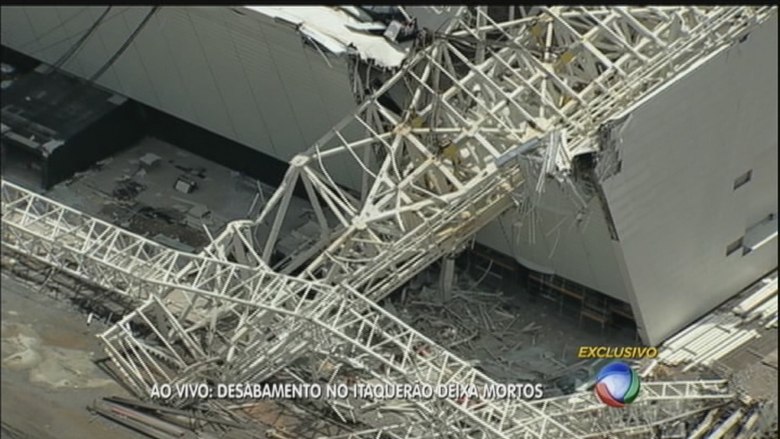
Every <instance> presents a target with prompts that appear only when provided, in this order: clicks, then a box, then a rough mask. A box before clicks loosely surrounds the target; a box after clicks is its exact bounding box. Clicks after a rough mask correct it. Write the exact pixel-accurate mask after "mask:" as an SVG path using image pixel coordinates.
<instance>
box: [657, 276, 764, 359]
mask: <svg viewBox="0 0 780 439" xmlns="http://www.w3.org/2000/svg"><path fill="white" fill-rule="evenodd" d="M777 299H778V298H777V272H776V271H775V272H774V273H772V274H770V275H769V276H767V277H765V278H764V279H762V280H760V281H759V282H757V283H756V284H754V285H753V286H751V287H750V288H748V289H747V290H746V291H745V292H744V293H742V294H740V295H739V297H738V298H737V299H736V300H737V303H736V305H735V306H733V307H731V308H730V309H729V308H728V307H725V308H722V309H719V310H717V311H715V312H713V313H710V314H708V315H707V316H706V317H704V318H703V319H701V320H699V321H698V322H696V323H694V324H692V325H690V326H689V327H687V328H686V329H684V330H683V331H681V332H680V333H678V334H677V335H675V336H674V337H672V338H670V339H669V340H667V341H666V342H665V343H664V344H663V345H662V347H661V348H660V349H659V352H660V354H659V357H658V360H659V361H660V362H661V363H663V364H666V365H668V366H678V365H683V364H684V365H685V366H684V368H683V371H688V370H690V369H692V368H694V367H697V366H711V365H712V364H714V363H715V362H716V361H717V360H719V359H721V358H723V357H725V356H726V355H728V354H730V353H731V352H733V351H734V350H736V349H738V348H739V347H740V346H743V345H745V344H746V343H748V342H750V341H751V340H753V339H755V338H758V337H760V336H761V332H762V331H764V330H767V329H771V328H776V327H777V315H778V314H777Z"/></svg>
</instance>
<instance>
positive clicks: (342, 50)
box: [243, 6, 409, 69]
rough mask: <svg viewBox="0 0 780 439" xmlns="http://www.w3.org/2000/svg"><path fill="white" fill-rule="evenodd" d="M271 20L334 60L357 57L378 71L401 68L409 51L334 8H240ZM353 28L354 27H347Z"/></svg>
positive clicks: (338, 8) (348, 14) (339, 9)
mask: <svg viewBox="0 0 780 439" xmlns="http://www.w3.org/2000/svg"><path fill="white" fill-rule="evenodd" d="M243 8H244V9H247V10H250V11H253V12H256V13H260V14H263V15H265V16H267V17H270V18H272V19H274V20H280V21H283V22H286V23H289V24H291V25H292V26H294V27H295V30H296V31H297V32H299V33H300V34H301V35H302V36H303V37H305V38H308V39H310V40H312V41H313V42H316V43H317V44H319V45H320V46H321V47H323V48H325V49H327V50H328V51H329V52H331V53H333V54H334V55H336V56H343V55H344V54H356V55H357V56H359V57H360V59H361V60H363V61H372V62H373V63H374V64H375V65H376V66H377V67H380V68H386V69H394V68H398V67H400V66H401V65H402V64H403V62H404V60H405V59H406V57H407V56H408V55H409V50H408V49H406V48H403V47H401V46H399V45H397V44H394V43H392V42H390V41H388V40H387V39H386V38H384V37H383V36H381V35H374V34H370V33H367V32H362V31H360V30H359V25H360V24H363V23H365V22H363V21H361V20H359V19H357V18H356V17H355V16H354V15H353V14H350V13H349V12H347V11H344V10H342V9H341V8H340V7H335V6H243ZM348 25H353V26H348Z"/></svg>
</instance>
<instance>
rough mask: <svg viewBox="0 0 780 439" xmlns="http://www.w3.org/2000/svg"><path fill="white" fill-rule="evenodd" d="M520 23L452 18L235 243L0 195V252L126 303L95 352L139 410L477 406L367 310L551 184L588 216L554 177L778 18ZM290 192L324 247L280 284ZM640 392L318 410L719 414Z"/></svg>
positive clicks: (515, 417)
mask: <svg viewBox="0 0 780 439" xmlns="http://www.w3.org/2000/svg"><path fill="white" fill-rule="evenodd" d="M520 12H521V13H520V14H519V15H520V17H516V16H515V17H514V18H513V19H512V20H510V21H508V22H502V23H497V22H495V21H494V20H493V19H492V18H491V17H490V15H488V14H487V11H486V9H485V8H472V9H465V8H464V9H463V10H461V11H460V12H459V14H458V15H456V17H457V20H456V21H454V22H453V23H452V24H451V26H450V27H448V28H447V29H446V30H445V32H443V33H441V34H436V35H434V37H433V42H432V43H431V44H429V45H428V46H426V47H421V48H419V50H418V51H417V52H416V53H414V54H413V55H412V56H411V57H410V59H409V60H408V61H407V62H406V64H405V65H404V66H403V68H402V69H400V70H399V71H398V72H397V73H395V74H394V75H393V76H392V77H391V78H390V79H389V80H388V81H386V82H384V84H383V85H382V86H381V87H379V88H378V89H376V90H375V91H374V92H373V93H372V94H371V95H370V96H369V97H368V98H367V99H366V101H365V102H364V103H363V104H361V105H360V106H359V107H358V109H357V110H356V111H355V113H354V114H352V115H351V116H349V117H347V118H346V119H345V120H344V121H342V122H341V123H339V124H338V125H337V126H335V127H334V128H333V129H332V130H331V131H330V132H329V133H328V134H326V135H325V136H324V137H323V138H322V139H321V140H320V141H318V142H317V143H316V144H315V145H314V146H312V147H311V148H310V149H309V150H308V151H307V152H305V153H303V154H300V155H298V156H296V157H294V158H293V159H292V160H291V162H290V170H289V171H288V173H287V174H286V176H285V178H284V180H283V182H282V184H281V185H280V187H279V188H278V190H277V192H276V193H275V194H274V195H273V197H272V198H271V199H270V200H269V201H268V203H267V204H266V205H265V207H264V208H263V210H262V212H261V214H260V215H259V217H258V218H256V219H252V220H241V221H235V222H232V223H230V224H229V225H228V226H227V227H226V229H225V231H224V232H223V233H222V234H221V235H220V236H218V237H217V238H216V239H214V240H213V242H212V243H211V244H210V245H209V246H208V247H207V248H206V249H205V250H204V251H203V252H201V253H200V254H197V255H196V254H188V253H182V252H179V251H175V250H172V249H169V248H166V247H164V246H162V245H159V244H157V243H155V242H152V241H150V240H147V239H145V238H143V237H141V236H138V235H135V234H132V233H130V232H127V231H124V230H121V229H119V228H118V227H115V226H113V225H111V224H109V223H106V222H103V221H100V220H97V219H95V218H91V217H89V216H87V215H84V214H82V213H80V212H78V211H76V210H74V209H71V208H68V207H67V206H63V205H61V204H59V203H56V202H54V201H52V200H48V199H46V198H44V197H41V196H39V195H36V194H34V193H31V192H29V191H26V190H24V189H22V188H20V187H18V186H15V185H13V184H11V183H8V182H5V181H3V182H2V197H3V199H2V201H3V205H2V222H3V226H4V227H3V231H2V238H3V241H2V243H3V246H5V247H6V248H9V249H13V250H15V251H18V252H21V253H24V254H26V255H29V256H31V257H34V258H36V259H38V260H41V261H43V262H46V263H48V264H51V265H53V266H55V267H57V268H59V269H61V270H63V271H66V272H68V273H70V274H73V275H75V276H78V277H79V278H81V279H84V280H85V281H88V282H91V283H94V284H96V285H99V286H101V287H103V288H106V289H109V290H112V291H115V292H118V293H120V294H124V295H127V296H130V297H132V298H136V299H137V300H138V301H139V303H140V306H139V307H138V308H137V309H136V310H135V311H133V312H132V313H130V314H128V315H126V316H125V317H124V318H123V319H122V320H121V321H119V322H118V323H117V324H116V325H114V326H113V327H112V328H110V329H109V330H108V331H106V332H105V333H104V334H101V336H100V337H101V338H102V340H103V341H104V343H105V345H106V350H107V352H108V354H109V355H110V357H111V358H112V360H113V361H114V364H115V365H116V366H117V369H118V370H119V371H120V373H121V374H122V376H123V377H124V378H125V380H126V382H127V383H128V385H129V386H131V388H133V389H134V390H135V391H136V392H137V393H139V394H140V395H148V393H149V391H150V389H151V387H152V386H153V385H155V384H160V383H169V384H174V383H183V382H195V381H197V382H260V381H263V380H267V379H269V378H271V377H273V376H274V375H276V374H278V373H279V372H280V371H282V370H284V371H286V372H287V373H288V375H290V376H295V377H298V379H299V380H302V381H306V382H322V383H340V382H354V381H355V380H357V381H360V382H374V383H387V384H396V383H411V384H416V383H426V384H431V385H437V384H446V383H459V384H475V385H477V386H483V385H486V384H494V382H493V380H492V379H491V378H490V377H488V376H486V375H484V374H483V373H481V372H480V371H478V370H477V369H475V368H474V367H473V366H472V365H470V364H469V363H468V362H466V361H464V360H462V359H459V358H457V357H456V356H455V355H453V354H452V353H451V352H448V351H447V350H446V349H444V348H443V347H441V346H438V345H437V344H436V343H435V342H433V341H432V340H430V339H429V338H427V337H425V336H423V335H422V334H420V333H418V332H417V331H416V330H415V329H414V328H412V327H410V326H409V325H407V324H406V323H404V322H403V321H401V320H399V319H398V318H396V317H395V316H393V315H392V314H390V313H388V312H387V311H385V310H384V309H383V308H382V307H381V306H379V305H377V304H376V301H378V300H380V299H382V298H384V297H386V296H387V295H388V294H390V293H391V292H393V291H394V290H396V289H397V288H398V287H399V286H401V285H403V284H404V283H405V282H407V281H408V280H409V279H411V278H412V277H413V276H414V275H415V274H417V273H419V272H420V271H421V270H423V269H424V268H426V267H427V266H429V265H430V264H431V263H433V262H434V261H436V260H438V259H439V258H440V257H442V256H445V255H448V254H452V253H456V252H458V251H460V250H461V249H462V248H463V247H464V246H465V245H467V244H468V242H469V241H470V240H471V239H472V238H473V235H474V234H475V233H476V232H477V231H478V230H479V229H481V228H482V227H483V226H485V225H486V224H488V223H489V222H491V221H493V220H494V219H495V218H496V217H497V216H498V215H500V214H502V213H503V212H505V211H507V210H508V209H511V208H517V209H521V211H527V210H529V209H532V208H533V204H534V201H535V200H536V199H537V198H538V196H539V194H540V193H541V192H543V191H544V185H545V182H546V181H547V180H548V179H549V178H553V179H554V180H555V181H557V182H558V184H561V185H562V186H563V187H565V188H567V190H566V193H567V194H568V195H569V196H570V198H571V201H572V203H575V205H577V206H579V208H580V209H585V206H586V203H587V197H589V196H590V195H589V193H588V191H587V190H586V189H585V188H583V187H582V185H580V184H579V183H578V182H577V181H575V180H574V179H573V178H572V177H571V172H570V171H571V164H572V159H573V158H574V157H576V156H577V155H580V154H583V153H588V152H594V151H598V150H599V146H600V144H599V137H598V130H599V127H601V126H602V125H603V124H604V123H608V122H609V121H610V120H612V119H614V118H616V117H619V116H620V114H621V113H622V112H624V111H626V110H627V109H628V108H629V107H630V106H631V105H633V104H635V103H636V102H637V101H638V100H639V99H641V98H642V97H643V96H646V95H647V94H648V93H651V92H653V91H654V90H657V89H658V88H659V87H661V86H663V84H665V83H666V82H668V81H669V80H670V79H671V78H673V77H675V76H677V75H680V74H682V73H683V72H684V71H685V70H686V69H690V68H692V67H693V66H695V65H696V64H697V63H700V62H702V61H703V60H706V59H707V57H709V56H711V55H713V54H715V53H717V52H718V51H720V50H722V49H724V48H725V47H728V45H730V44H733V43H734V42H735V41H737V40H738V39H739V38H741V37H742V36H743V35H745V33H746V32H749V31H750V30H751V28H752V27H753V26H755V25H757V24H758V23H760V22H762V21H763V20H766V19H767V18H768V17H769V16H771V15H772V14H774V13H775V9H774V8H769V7H658V8H652V7H614V8H599V7H587V8H585V7H554V8H543V7H540V8H531V9H530V10H527V11H526V10H524V9H523V10H521V11H520ZM390 103H395V105H390ZM389 107H394V108H400V109H401V110H400V113H399V112H398V110H393V109H391V108H389ZM296 190H299V191H302V192H303V193H305V194H306V196H307V201H308V202H309V203H310V205H311V207H312V209H313V211H314V215H315V217H316V220H317V224H318V227H319V233H320V234H319V240H318V241H317V242H316V243H315V244H314V245H312V246H311V247H310V248H309V249H307V250H306V251H304V252H301V253H300V254H295V255H282V256H284V257H283V258H281V261H282V262H281V263H277V262H276V261H277V259H279V258H278V256H279V251H280V249H279V248H277V241H278V238H279V236H280V234H281V233H282V230H283V229H284V228H283V226H284V224H285V222H287V221H291V220H295V218H292V217H293V216H294V215H293V214H292V213H291V212H290V211H289V209H288V207H289V205H290V201H291V199H292V197H293V193H294V191H296ZM644 388H645V389H646V390H645V391H644V392H645V393H644V396H643V397H642V398H640V400H638V401H637V402H636V403H635V404H633V405H632V406H631V408H630V410H627V411H621V412H620V414H616V413H617V412H614V411H613V412H610V411H609V410H605V409H604V407H603V406H602V405H601V404H596V403H595V401H594V400H593V397H592V395H590V394H575V395H570V396H566V397H561V398H554V399H546V400H542V401H537V402H532V403H531V402H527V401H467V402H463V401H455V400H447V399H444V400H425V401H405V402H399V401H382V400H378V401H351V400H346V401H340V402H334V401H331V402H330V404H331V408H332V409H333V410H334V412H335V413H336V414H337V416H340V417H341V418H342V419H343V420H345V421H350V422H356V423H359V424H364V425H368V426H371V428H372V429H370V430H366V431H365V432H364V433H355V435H353V436H350V437H379V435H380V434H386V435H388V436H390V437H432V436H431V433H430V431H436V432H437V434H440V435H441V436H447V437H469V438H487V437H496V438H542V437H544V438H555V437H561V438H564V437H565V438H570V437H591V436H599V435H605V434H608V433H615V432H627V431H635V430H636V431H645V430H647V429H649V428H652V426H654V425H657V424H660V423H663V422H666V421H668V420H674V419H678V418H679V417H680V416H683V415H685V416H688V415H689V414H690V413H695V412H700V411H703V410H709V409H711V408H712V407H713V406H716V405H719V404H722V403H723V401H725V400H727V399H728V398H730V397H731V395H730V393H729V392H728V391H727V389H725V388H724V386H723V383H721V382H706V381H702V382H696V383H647V384H646V386H645V387H644ZM189 402H191V401H184V400H180V401H175V403H176V404H186V403H189ZM401 403H403V404H404V407H400V408H399V404H401Z"/></svg>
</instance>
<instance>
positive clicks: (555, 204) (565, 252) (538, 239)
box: [478, 180, 628, 302]
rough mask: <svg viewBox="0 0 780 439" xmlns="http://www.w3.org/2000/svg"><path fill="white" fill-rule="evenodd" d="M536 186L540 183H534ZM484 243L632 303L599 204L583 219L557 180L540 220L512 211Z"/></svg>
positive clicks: (486, 233)
mask: <svg viewBox="0 0 780 439" xmlns="http://www.w3.org/2000/svg"><path fill="white" fill-rule="evenodd" d="M529 184H530V185H535V184H536V182H535V181H530V182H529ZM478 240H479V242H481V243H483V244H486V245H488V246H490V247H492V248H494V249H496V250H498V251H501V252H503V253H505V254H507V255H511V256H513V257H514V258H515V259H516V260H517V261H518V262H519V263H521V264H523V265H524V266H526V267H528V268H530V269H533V270H537V271H540V272H544V273H550V274H556V275H558V276H561V277H565V278H567V279H571V280H573V281H575V282H578V283H580V284H582V285H585V286H587V287H590V288H593V289H595V290H597V291H600V292H602V293H604V294H607V295H609V296H611V297H614V298H616V299H618V300H622V301H624V302H628V293H627V291H626V287H625V283H624V282H623V279H622V278H621V276H620V274H619V265H618V259H617V257H616V254H615V249H614V248H613V246H612V241H611V239H610V236H609V231H608V229H607V225H606V221H605V219H604V214H603V211H602V208H601V205H600V203H599V200H598V198H596V197H594V198H593V199H591V200H590V202H589V205H588V210H587V214H586V215H585V216H584V217H582V218H581V219H580V220H578V219H577V206H576V205H575V204H574V203H573V202H572V200H571V199H570V198H569V197H568V196H567V195H566V194H565V193H564V191H563V190H562V189H561V188H560V187H559V185H558V184H557V182H555V181H554V180H548V181H547V183H546V184H545V192H544V195H543V197H542V198H541V200H540V203H539V206H538V207H537V209H536V216H535V217H531V216H526V217H522V218H521V217H520V216H519V215H518V214H517V213H516V212H515V211H509V212H507V213H506V214H505V215H503V216H502V217H501V218H500V219H499V220H498V221H494V222H493V223H491V224H489V225H488V226H487V227H485V228H484V229H483V230H482V231H480V233H479V235H478Z"/></svg>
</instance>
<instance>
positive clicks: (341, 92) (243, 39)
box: [0, 6, 355, 160]
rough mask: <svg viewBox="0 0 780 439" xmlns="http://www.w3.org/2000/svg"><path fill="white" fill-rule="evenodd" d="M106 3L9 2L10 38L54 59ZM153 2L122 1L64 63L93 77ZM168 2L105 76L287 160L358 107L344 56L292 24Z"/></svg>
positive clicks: (5, 37)
mask: <svg viewBox="0 0 780 439" xmlns="http://www.w3.org/2000/svg"><path fill="white" fill-rule="evenodd" d="M104 10H105V7H103V6H91V7H82V6H77V7H68V6H35V7H22V6H3V7H2V14H0V16H1V17H2V21H0V36H1V38H2V43H3V44H4V45H6V46H8V47H10V48H12V49H14V50H17V51H19V52H22V53H24V54H27V55H29V56H32V57H34V58H37V59H39V60H42V61H45V62H49V63H52V62H54V61H55V60H56V59H58V58H59V57H60V56H61V55H62V54H63V53H64V52H65V51H66V50H67V49H68V48H69V47H70V46H71V45H72V44H74V43H75V42H76V41H77V40H78V38H79V37H80V35H82V34H83V33H84V32H85V31H86V30H87V29H88V28H89V27H90V26H91V25H92V23H94V21H95V20H96V19H97V18H98V17H99V16H100V14H101V13H102V12H103V11H104ZM148 10H149V8H148V7H124V6H116V7H114V8H113V9H112V10H111V11H110V12H109V13H108V15H107V17H106V19H105V21H104V23H103V24H102V25H101V26H100V27H99V28H98V29H97V31H96V32H95V33H94V35H92V36H91V37H90V38H89V39H88V40H87V42H86V43H85V44H84V46H83V48H82V49H81V50H80V51H79V52H78V54H77V55H76V56H74V57H73V58H72V59H71V60H70V61H69V62H68V63H66V64H65V65H64V66H63V67H64V69H65V70H66V71H69V72H71V73H74V74H76V75H77V76H81V77H89V76H90V75H92V74H93V73H94V72H95V71H97V70H98V69H99V68H100V66H101V65H102V64H103V63H104V62H106V61H107V60H108V59H109V57H110V56H111V55H112V54H113V53H114V52H115V51H116V50H117V49H118V48H119V47H120V46H121V44H122V43H123V42H124V41H125V39H126V38H127V37H128V36H129V35H130V33H131V32H132V31H133V30H134V29H135V27H136V26H137V24H138V23H140V22H141V20H142V19H143V17H144V16H145V14H146V12H147V11H148ZM236 10H238V11H240V12H241V14H240V13H238V12H235V11H233V10H232V9H231V8H228V7H173V6H167V7H163V8H161V9H160V10H159V11H158V12H157V14H156V15H155V16H154V17H153V18H152V19H151V20H150V21H149V23H148V24H147V26H146V28H145V29H144V30H143V31H142V32H141V33H140V34H139V35H138V37H137V38H136V39H135V41H134V42H133V43H132V44H131V46H130V47H129V48H128V49H127V50H126V51H125V53H124V54H123V55H122V56H121V57H120V58H119V59H118V60H117V62H116V63H115V64H114V66H113V67H111V68H110V69H109V70H108V71H107V72H106V73H105V74H104V75H103V76H102V77H101V78H100V79H99V81H98V83H99V84H100V85H102V86H104V87H106V88H109V89H111V90H114V91H116V92H118V93H121V94H124V95H126V96H128V97H131V98H133V99H135V100H137V101H140V102H142V103H144V104H147V105H150V106H152V107H155V108H157V109H160V110H162V111H164V112H167V113H169V114H172V115H174V116H176V117H178V118H180V119H183V120H185V121H187V122H190V123H193V124H196V125H199V126H201V127H203V128H206V129H208V130H210V131H213V132H215V133H217V134H220V135H222V136H224V137H227V138H229V139H231V140H234V141H236V142H239V143H242V144H244V145H247V146H249V147H251V148H254V149H257V150H259V151H262V152H264V153H266V154H269V155H271V156H274V157H276V158H279V159H281V160H288V159H289V158H290V157H292V156H293V155H294V154H295V153H296V152H300V151H303V150H305V149H307V148H308V147H309V146H311V145H312V144H313V143H314V142H315V141H316V140H317V139H318V138H319V137H320V136H322V135H323V134H324V133H325V132H327V131H328V130H329V129H330V128H331V127H332V126H333V125H334V124H335V123H337V122H338V121H339V120H341V119H342V118H343V117H344V116H345V115H347V114H348V113H349V112H351V111H352V109H354V107H355V102H354V99H353V97H352V94H351V91H350V84H349V78H348V74H347V71H346V63H345V62H344V60H343V59H339V58H335V57H331V58H330V59H329V61H330V62H331V64H332V67H331V66H329V65H328V64H327V62H326V61H325V60H324V59H323V57H322V55H320V53H319V52H317V51H316V50H315V49H313V48H312V47H310V46H304V45H303V43H302V40H301V37H300V35H299V34H298V33H297V32H296V31H295V30H294V29H292V28H291V27H290V26H288V25H285V24H281V23H277V22H275V21H273V20H272V19H270V18H268V17H266V16H264V15H262V14H259V13H256V12H252V11H250V10H247V9H244V8H236Z"/></svg>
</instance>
